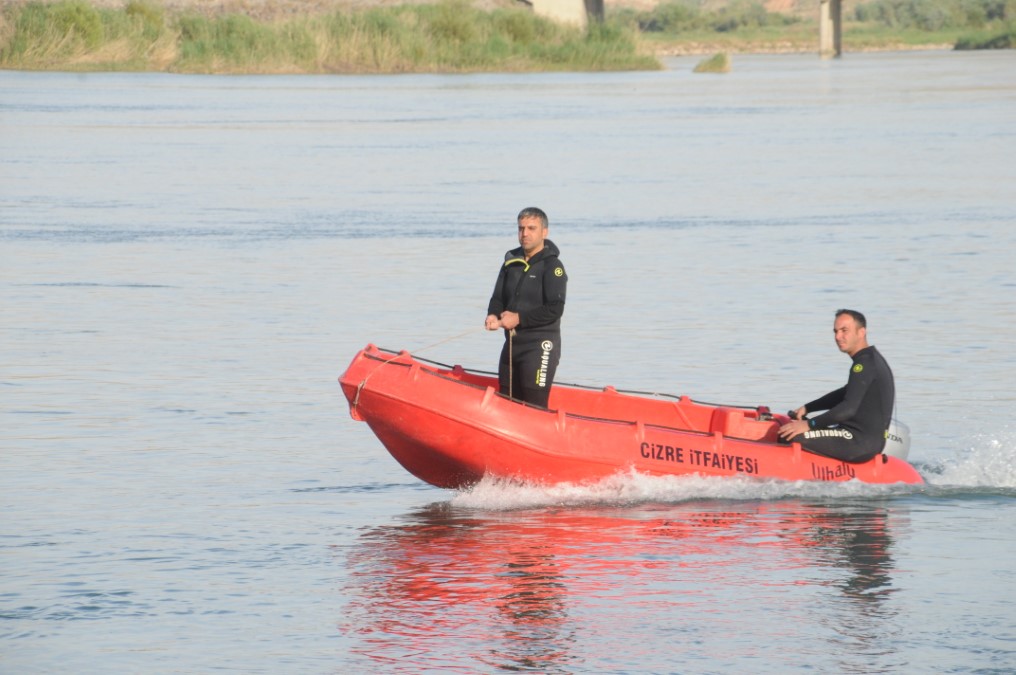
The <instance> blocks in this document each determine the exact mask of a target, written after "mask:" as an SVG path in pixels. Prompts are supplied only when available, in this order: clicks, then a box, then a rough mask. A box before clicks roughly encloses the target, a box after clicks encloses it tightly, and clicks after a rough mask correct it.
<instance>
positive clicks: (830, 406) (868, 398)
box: [793, 346, 896, 462]
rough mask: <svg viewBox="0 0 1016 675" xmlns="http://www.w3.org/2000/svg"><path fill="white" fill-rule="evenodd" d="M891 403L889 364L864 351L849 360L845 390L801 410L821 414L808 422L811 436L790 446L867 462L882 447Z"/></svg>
mask: <svg viewBox="0 0 1016 675" xmlns="http://www.w3.org/2000/svg"><path fill="white" fill-rule="evenodd" d="M895 398H896V385H895V383H894V382H893V373H892V370H890V369H889V364H888V363H886V360H885V359H884V358H882V355H881V354H880V353H879V352H878V350H877V349H875V347H873V346H871V347H865V348H864V349H862V350H861V351H859V352H857V353H856V354H854V356H853V364H852V365H851V366H850V377H848V378H847V384H846V386H845V387H841V388H840V389H837V390H836V391H831V392H829V393H828V394H826V395H825V396H823V397H821V398H818V399H815V400H814V401H812V402H811V403H808V404H806V405H805V406H804V407H805V409H806V410H807V411H808V412H813V411H815V410H825V411H826V412H824V413H822V414H821V415H819V416H817V417H814V418H812V419H810V420H809V421H808V423H809V424H810V425H811V427H812V430H811V431H807V432H805V433H803V434H799V435H797V436H795V437H794V438H793V440H794V441H795V442H798V443H800V444H801V446H802V447H803V448H804V449H805V450H809V451H811V452H814V453H817V454H819V455H826V456H827V457H835V458H836V459H842V460H844V461H846V462H866V461H868V460H869V459H871V458H872V457H874V456H875V455H877V454H879V453H880V452H882V449H883V448H884V447H885V439H886V432H887V431H888V430H889V422H890V420H891V419H892V414H893V403H894V401H895Z"/></svg>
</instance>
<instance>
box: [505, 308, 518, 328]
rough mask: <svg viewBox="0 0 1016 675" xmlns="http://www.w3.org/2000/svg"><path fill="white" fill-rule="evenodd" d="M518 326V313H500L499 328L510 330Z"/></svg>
mask: <svg viewBox="0 0 1016 675" xmlns="http://www.w3.org/2000/svg"><path fill="white" fill-rule="evenodd" d="M518 325H519V314H518V312H501V327H502V328H504V329H506V330H511V329H512V328H515V327H517V326H518Z"/></svg>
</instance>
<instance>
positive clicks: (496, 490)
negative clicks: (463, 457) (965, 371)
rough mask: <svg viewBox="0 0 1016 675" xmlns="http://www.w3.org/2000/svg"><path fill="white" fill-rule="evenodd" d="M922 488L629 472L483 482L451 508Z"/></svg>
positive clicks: (875, 493)
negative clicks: (590, 478) (570, 479)
mask: <svg viewBox="0 0 1016 675" xmlns="http://www.w3.org/2000/svg"><path fill="white" fill-rule="evenodd" d="M920 489H921V486H915V485H903V484H898V485H884V484H871V483H862V482H860V481H849V482H845V483H822V482H815V481H797V482H789V481H780V480H759V479H753V478H741V477H733V478H725V477H713V476H694V475H693V476H647V475H645V474H640V473H636V472H634V471H629V472H627V473H619V474H615V475H614V476H610V477H609V478H605V479H604V480H602V481H599V482H596V483H590V484H582V485H577V484H571V483H561V484H557V485H546V486H544V485H529V484H522V483H517V482H512V481H505V480H500V479H494V478H490V477H487V478H484V479H483V480H481V481H480V482H479V483H477V484H476V485H474V486H473V487H472V488H470V489H468V490H464V491H461V492H459V493H458V494H456V495H455V497H453V498H452V500H451V504H452V506H458V507H462V508H469V509H480V510H485V511H511V510H519V509H531V508H546V507H553V506H558V507H582V506H602V505H609V506H634V505H638V504H646V503H668V504H676V503H681V502H687V501H694V500H701V499H727V500H746V501H747V500H777V499H786V498H804V499H828V498H844V497H847V498H856V497H862V498H865V497H881V496H885V495H894V494H910V493H913V492H916V491H919V490H920Z"/></svg>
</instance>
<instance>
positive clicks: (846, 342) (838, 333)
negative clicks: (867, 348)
mask: <svg viewBox="0 0 1016 675" xmlns="http://www.w3.org/2000/svg"><path fill="white" fill-rule="evenodd" d="M866 334H867V331H866V330H865V329H864V328H861V327H859V326H858V325H857V322H856V321H854V317H852V316H850V315H849V314H840V315H839V316H838V317H836V321H835V322H834V323H833V337H834V338H836V346H837V347H839V348H840V351H841V352H843V353H844V354H848V355H850V356H853V355H854V354H855V353H856V352H858V351H860V350H861V348H862V346H863V345H864V340H865V335H866Z"/></svg>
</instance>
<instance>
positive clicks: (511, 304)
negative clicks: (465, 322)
mask: <svg viewBox="0 0 1016 675" xmlns="http://www.w3.org/2000/svg"><path fill="white" fill-rule="evenodd" d="M558 253H559V251H558V248H557V246H555V245H554V243H553V242H552V241H550V240H549V239H546V240H544V242H543V250H541V251H540V252H539V253H537V254H536V255H534V256H533V257H532V258H531V259H530V260H529V261H528V262H527V261H526V258H525V254H524V253H523V251H522V247H521V246H520V247H519V248H516V249H512V250H511V251H508V252H507V253H506V254H505V256H504V259H505V262H504V264H503V265H502V266H501V271H500V273H498V275H497V283H496V284H495V285H494V293H493V295H491V298H490V304H488V305H487V314H493V315H494V316H498V317H499V316H501V312H504V311H510V312H518V315H519V325H518V327H517V328H516V329H515V336H514V337H511V338H510V337H509V331H505V344H504V347H503V348H502V349H501V360H500V362H499V364H498V381H499V384H500V389H501V393H502V394H504V395H506V396H507V395H508V394H509V390H510V393H511V396H512V398H514V399H517V400H520V401H525V402H526V403H532V404H533V405H538V406H542V407H544V408H545V407H547V399H548V397H549V396H550V385H551V384H552V383H553V381H554V373H555V372H556V371H557V364H558V362H559V361H560V360H561V315H562V314H563V313H564V299H565V290H566V288H567V286H568V275H567V274H566V273H565V271H564V265H562V264H561V261H560V260H558V258H557V256H558ZM509 352H510V357H511V358H510V363H509Z"/></svg>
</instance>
